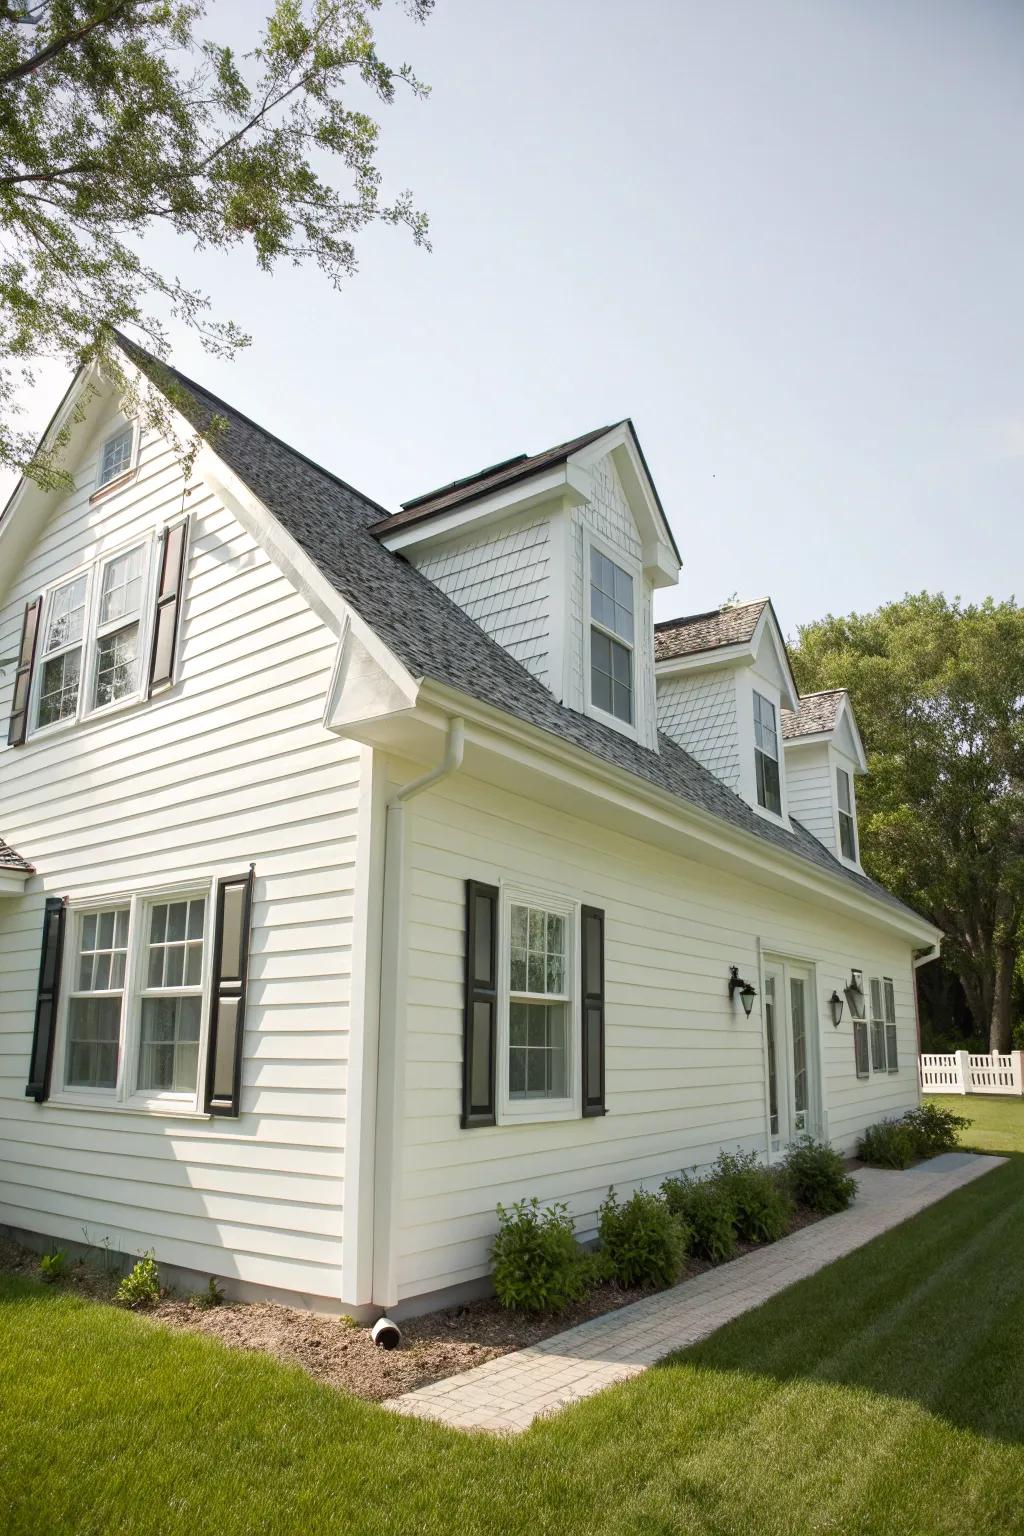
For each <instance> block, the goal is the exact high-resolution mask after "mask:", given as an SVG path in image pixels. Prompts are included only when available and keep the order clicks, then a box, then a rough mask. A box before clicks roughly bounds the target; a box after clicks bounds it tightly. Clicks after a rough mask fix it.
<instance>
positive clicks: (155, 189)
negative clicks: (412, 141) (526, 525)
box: [0, 0, 433, 484]
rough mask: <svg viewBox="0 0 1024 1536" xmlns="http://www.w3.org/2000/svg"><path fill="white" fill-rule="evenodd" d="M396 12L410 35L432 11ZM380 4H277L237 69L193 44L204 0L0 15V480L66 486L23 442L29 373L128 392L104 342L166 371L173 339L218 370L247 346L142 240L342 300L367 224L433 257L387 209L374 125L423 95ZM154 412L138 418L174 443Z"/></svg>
mask: <svg viewBox="0 0 1024 1536" xmlns="http://www.w3.org/2000/svg"><path fill="white" fill-rule="evenodd" d="M268 3H270V0H268ZM403 3H404V8H405V10H406V11H407V12H408V13H409V14H410V15H411V16H412V17H413V18H414V19H416V20H420V21H422V20H424V19H425V18H426V16H427V15H428V14H429V12H430V10H431V9H432V7H433V0H403ZM381 4H382V0H275V3H274V4H273V9H272V11H271V12H270V14H269V16H265V17H264V20H265V25H264V26H263V28H262V30H261V31H259V32H258V33H257V32H256V30H255V29H254V33H253V36H252V38H251V39H250V40H249V41H250V43H251V46H249V47H248V50H247V51H245V52H238V51H237V50H236V49H235V48H233V47H231V46H229V45H227V44H225V43H223V42H215V41H213V40H211V39H209V38H204V37H202V36H200V35H199V32H198V30H197V29H198V27H199V24H200V23H201V22H202V20H203V18H204V14H205V9H206V8H205V5H204V4H203V3H201V0H0V465H2V466H4V467H17V468H22V469H24V470H25V471H26V472H27V473H28V474H30V475H32V476H33V477H34V478H36V479H37V480H39V481H40V482H41V483H43V484H47V483H54V482H55V481H57V482H58V483H59V481H60V478H61V471H60V467H59V446H60V445H59V444H55V445H53V448H52V449H51V451H50V452H49V453H46V454H34V452H33V450H34V443H33V442H32V440H31V439H30V438H29V437H28V436H27V435H26V434H25V433H24V432H23V431H19V429H18V420H17V396H18V391H19V389H20V388H21V387H22V386H24V385H25V384H26V383H28V382H31V379H32V376H33V375H32V369H33V364H34V363H35V362H37V361H38V360H39V359H40V358H43V357H47V356H49V357H54V356H55V357H59V358H62V359H63V360H64V361H66V362H67V363H68V364H69V366H71V367H77V366H78V365H79V364H81V363H82V362H88V361H91V360H96V361H97V362H99V363H100V364H101V365H102V367H103V369H104V371H105V372H106V373H107V374H108V376H110V377H112V378H113V380H114V381H115V383H116V384H117V385H118V386H119V387H120V388H121V389H122V391H123V392H124V391H125V390H126V389H127V388H128V380H127V379H126V377H125V373H124V368H123V359H122V355H121V353H120V352H119V350H118V349H117V347H116V346H115V344H114V339H113V335H112V332H113V330H114V328H121V327H129V328H131V329H133V330H134V331H135V332H136V333H141V337H140V339H142V340H144V341H145V343H146V344H147V346H148V347H149V348H150V349H151V350H152V351H154V352H155V353H157V355H159V356H163V357H166V355H167V345H168V341H167V338H168V326H169V325H170V324H173V323H177V324H179V325H185V326H188V327H190V328H191V329H192V330H193V331H195V332H197V333H198V335H199V336H200V338H201V340H202V342H203V344H204V346H206V347H207V348H208V349H210V350H212V351H215V352H221V353H224V352H227V353H231V352H233V351H234V350H235V349H237V348H238V347H240V346H243V345H245V343H246V341H247V337H246V336H245V334H244V332H243V331H242V330H241V329H240V328H239V327H238V325H237V324H236V322H235V320H234V319H233V318H231V317H217V316H214V315H212V314H211V312H210V305H209V301H208V299H207V297H206V295H205V294H204V293H203V292H202V291H200V290H198V289H196V288H192V287H189V286H188V285H187V284H185V283H183V282H182V281H181V280H180V279H179V278H178V277H177V276H175V274H174V273H173V272H171V271H168V270H166V269H165V267H164V266H163V265H159V264H156V263H154V262H153V261H150V260H148V259H147V255H146V246H145V243H144V237H145V236H146V234H147V232H149V231H150V230H151V229H152V228H154V227H156V226H163V227H165V228H168V229H170V230H172V231H173V232H174V233H175V234H176V235H178V236H181V237H183V239H184V240H185V241H186V242H187V243H188V245H189V247H191V248H192V249H194V250H198V251H211V250H220V251H224V250H232V249H235V248H239V247H248V249H249V250H250V251H251V252H252V254H253V255H254V257H255V259H256V262H257V263H258V265H259V266H260V267H261V268H262V269H263V270H265V271H270V270H272V269H273V268H274V267H275V265H276V264H277V263H279V262H281V261H290V262H293V263H297V264H312V265H315V266H317V267H319V268H320V270H321V271H322V272H323V273H324V274H325V275H326V277H327V279H328V280H329V282H330V283H332V284H333V285H335V286H338V285H339V284H341V283H342V282H343V281H344V280H345V279H346V278H348V277H349V276H350V275H351V274H352V273H353V272H354V270H355V268H356V248H355V243H354V240H355V236H356V235H357V234H358V233H359V231H361V230H363V229H365V228H366V226H367V225H368V224H369V223H371V222H372V221H375V220H377V221H385V222H388V223H391V224H396V225H404V226H405V227H406V228H407V229H408V230H409V231H410V232H411V234H412V237H413V239H414V240H415V241H417V242H418V243H423V242H425V240H426V232H427V222H426V218H425V217H424V215H423V214H422V213H420V212H417V210H416V209H415V207H414V206H413V202H412V198H411V194H409V193H408V192H406V193H402V194H401V195H400V196H398V197H396V198H392V199H391V200H390V201H388V200H386V199H385V198H384V196H383V194H382V190H381V175H380V172H379V170H378V168H377V164H376V152H377V147H378V125H377V123H376V121H375V120H374V118H373V117H372V116H371V115H369V113H368V112H367V110H366V105H369V104H372V102H373V100H374V99H376V100H377V101H378V102H382V103H390V102H392V101H393V100H394V97H395V93H396V90H397V89H398V88H399V87H400V86H405V87H407V88H408V89H409V90H410V91H412V92H414V93H418V94H422V93H423V92H424V87H423V86H422V85H420V83H419V82H418V81H417V80H416V78H415V76H414V75H413V73H412V71H411V70H410V69H409V67H408V66H406V65H402V66H401V67H399V68H397V69H395V68H392V67H391V66H390V65H388V64H387V63H386V62H385V61H384V60H383V59H382V58H381V57H380V55H379V53H378V52H377V47H376V43H375V34H374V30H373V22H374V19H375V14H374V13H375V12H377V11H379V10H380V7H381ZM253 9H254V11H257V10H258V7H256V6H254V7H253ZM161 398H162V397H161V396H160V395H159V393H158V392H157V391H155V390H151V391H150V392H149V394H148V397H147V399H148V408H149V413H150V414H151V415H152V416H154V417H155V418H156V419H157V421H158V424H160V425H162V426H164V427H165V428H166V422H164V421H161V420H160V417H161V411H162V406H161Z"/></svg>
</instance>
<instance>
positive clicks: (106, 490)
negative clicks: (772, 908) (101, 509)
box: [89, 466, 139, 506]
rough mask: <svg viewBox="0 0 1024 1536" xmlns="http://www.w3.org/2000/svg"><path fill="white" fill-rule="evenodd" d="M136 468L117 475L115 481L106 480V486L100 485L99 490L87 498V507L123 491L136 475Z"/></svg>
mask: <svg viewBox="0 0 1024 1536" xmlns="http://www.w3.org/2000/svg"><path fill="white" fill-rule="evenodd" d="M138 472H139V471H138V467H137V466H136V467H135V468H133V469H128V470H125V472H124V474H123V475H118V477H117V479H116V480H108V481H107V483H106V485H101V486H100V488H99V490H96V491H93V493H92V495H91V496H90V497H89V505H90V506H92V504H93V502H96V501H102V500H103V499H104V497H105V496H112V495H113V494H114V492H115V491H123V490H124V488H125V486H126V485H130V484H131V482H132V481H133V480H134V479H135V477H136V475H137V474H138Z"/></svg>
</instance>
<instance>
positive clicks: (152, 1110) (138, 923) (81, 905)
mask: <svg viewBox="0 0 1024 1536" xmlns="http://www.w3.org/2000/svg"><path fill="white" fill-rule="evenodd" d="M216 896H217V877H216V876H213V877H210V878H207V877H205V876H204V877H202V878H200V879H196V880H181V881H175V882H173V883H171V884H167V885H154V886H147V887H146V888H145V889H144V890H140V891H113V892H110V893H109V894H106V895H103V896H90V897H87V898H86V897H80V898H74V897H73V898H72V899H71V900H70V901H69V902H68V932H67V935H66V938H65V942H64V960H63V965H62V973H61V988H60V1003H59V1005H58V1009H57V1028H56V1033H55V1037H54V1049H53V1076H54V1081H55V1083H56V1084H57V1086H56V1088H55V1090H54V1091H53V1092H52V1093H51V1094H50V1097H49V1099H48V1100H47V1101H46V1102H47V1103H48V1104H54V1105H56V1106H57V1107H58V1108H65V1109H89V1110H93V1109H103V1110H119V1111H135V1112H141V1113H144V1114H162V1115H185V1116H191V1117H193V1118H199V1119H203V1120H205V1119H208V1118H209V1117H208V1116H207V1114H206V1111H205V1109H204V1108H203V1105H204V1102H205V1093H206V1082H205V1064H206V1060H207V1055H208V1049H207V1047H208V1040H209V1029H210V986H211V977H212V974H213V941H214V909H215V904H216ZM188 897H193V898H195V897H202V898H203V899H204V901H205V902H206V911H205V914H204V921H203V966H202V978H201V984H200V986H199V987H198V988H197V989H195V995H196V996H198V997H199V998H200V1010H199V1048H198V1052H197V1068H196V1085H195V1090H194V1091H193V1092H191V1093H176V1092H173V1091H172V1090H170V1089H167V1090H162V1091H156V1092H154V1091H148V1090H140V1089H139V1088H137V1087H136V1084H137V1082H138V1072H139V1048H140V1043H141V1033H142V996H143V992H144V991H145V992H146V993H147V994H148V993H149V989H148V988H146V987H144V986H143V982H144V980H145V975H144V965H145V958H146V951H147V948H148V936H149V921H148V918H149V911H150V909H151V908H152V907H153V906H154V905H157V904H159V903H160V902H163V901H182V900H184V899H186V898H188ZM112 907H127V908H128V954H127V958H126V961H125V979H124V990H123V993H122V998H121V1028H120V1036H119V1041H118V1060H117V1082H116V1084H115V1086H114V1087H113V1088H71V1087H68V1086H67V1085H66V1083H65V1075H66V1071H67V1041H68V1014H69V1003H70V994H71V991H72V983H73V981H74V979H75V967H76V965H77V963H78V954H79V937H80V934H81V928H82V922H83V921H84V919H85V918H86V917H88V916H90V915H91V914H92V913H94V912H106V911H109V910H110V909H111V908H112ZM179 990H180V991H181V992H184V991H188V990H191V989H187V988H181V989H177V988H175V989H174V992H175V995H178V993H179ZM152 995H157V994H152Z"/></svg>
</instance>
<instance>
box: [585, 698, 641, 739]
mask: <svg viewBox="0 0 1024 1536" xmlns="http://www.w3.org/2000/svg"><path fill="white" fill-rule="evenodd" d="M586 713H587V714H588V715H589V716H590V718H591V720H596V721H597V722H598V723H599V724H600V725H607V726H610V727H611V729H612V730H613V731H618V733H619V735H620V736H628V737H629V740H630V741H639V740H640V733H639V731H638V730H637V728H636V726H635V725H633V724H632V723H631V722H630V721H628V720H620V719H619V717H618V715H610V714H609V713H608V711H607V710H606V709H601V707H600V706H599V705H598V704H591V703H588V704H587V708H586Z"/></svg>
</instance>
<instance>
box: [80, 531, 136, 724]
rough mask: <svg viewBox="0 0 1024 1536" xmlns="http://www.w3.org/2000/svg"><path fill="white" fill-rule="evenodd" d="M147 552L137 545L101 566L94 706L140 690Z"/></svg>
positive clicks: (101, 706)
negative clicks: (140, 653) (143, 595)
mask: <svg viewBox="0 0 1024 1536" xmlns="http://www.w3.org/2000/svg"><path fill="white" fill-rule="evenodd" d="M146 553H147V550H146V547H145V546H144V545H142V544H136V545H135V547H134V549H129V550H127V551H126V552H125V553H124V554H121V555H115V556H114V558H113V559H112V560H107V561H105V562H104V563H103V564H102V565H101V566H100V574H99V593H98V598H97V612H96V646H95V654H94V660H93V678H92V687H91V702H90V705H89V707H90V708H92V709H102V708H103V706H104V705H105V704H113V703H115V702H116V700H118V699H124V698H127V697H129V696H130V695H132V694H134V693H137V692H138V688H139V652H140V636H141V628H142V589H143V585H144V579H145V574H146V571H145V567H146Z"/></svg>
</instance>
